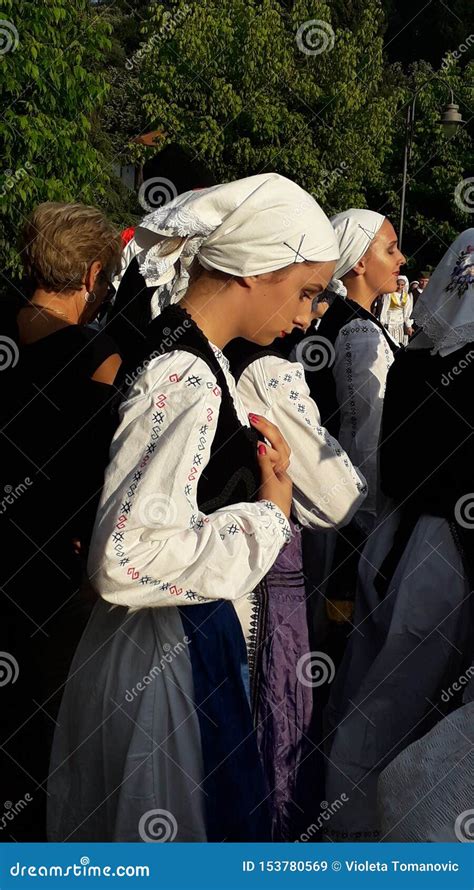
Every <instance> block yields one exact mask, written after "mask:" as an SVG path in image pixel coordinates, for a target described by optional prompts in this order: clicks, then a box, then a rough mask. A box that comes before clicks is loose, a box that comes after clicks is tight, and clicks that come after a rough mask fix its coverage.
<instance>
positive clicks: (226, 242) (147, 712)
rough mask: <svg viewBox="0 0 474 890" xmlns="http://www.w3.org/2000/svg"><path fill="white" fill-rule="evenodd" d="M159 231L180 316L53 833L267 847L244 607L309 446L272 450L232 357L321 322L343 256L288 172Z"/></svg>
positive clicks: (107, 577) (88, 665) (128, 502)
mask: <svg viewBox="0 0 474 890" xmlns="http://www.w3.org/2000/svg"><path fill="white" fill-rule="evenodd" d="M301 205H304V209H303V211H302V212H299V213H294V208H295V207H297V208H298V207H300V206H301ZM288 219H290V225H289V226H288V224H287V221H288ZM148 225H149V226H150V228H154V230H155V232H156V233H157V234H158V235H159V236H161V241H160V243H159V244H158V245H156V246H155V247H154V248H152V249H151V250H150V252H149V254H148V255H147V256H146V257H145V260H144V264H143V267H142V272H145V273H146V272H147V270H148V271H150V270H151V272H152V274H153V275H154V276H155V281H156V282H157V289H156V291H155V294H154V297H155V298H156V299H154V301H153V304H152V309H153V310H154V314H156V312H157V311H158V312H160V309H162V310H163V311H161V313H160V314H159V316H158V317H156V318H155V319H154V321H153V322H152V323H151V324H150V326H149V328H148V337H147V345H146V348H144V350H143V361H142V364H141V368H139V369H138V371H137V375H136V378H135V381H134V383H133V384H132V386H131V387H130V389H129V390H128V392H127V395H126V399H125V401H124V403H123V405H122V408H121V421H120V424H119V427H118V430H117V433H116V435H115V437H114V440H113V443H112V447H111V462H110V464H109V467H108V470H107V472H106V478H105V485H104V490H103V495H102V500H101V504H100V506H99V511H98V515H97V520H96V526H95V530H94V534H93V539H92V545H91V555H90V561H89V570H90V576H91V581H92V583H93V584H94V585H95V586H96V588H97V590H98V592H99V594H100V600H99V602H98V603H97V605H96V607H95V610H94V612H93V614H92V617H91V620H90V622H89V625H88V627H87V629H86V632H85V634H84V636H83V638H82V641H81V644H80V646H79V648H78V651H77V653H76V657H75V660H74V662H73V665H72V668H71V672H70V677H69V680H68V683H67V686H66V689H65V693H64V698H63V706H62V710H61V713H60V718H59V726H58V729H57V732H56V738H55V746H54V751H53V757H52V764H51V775H50V782H49V794H50V798H49V802H50V807H49V836H50V838H51V840H59V839H61V840H65V839H66V838H67V839H69V840H75V841H79V840H86V839H87V840H97V841H110V840H117V841H136V840H140V839H148V840H150V839H151V840H153V839H157V840H159V839H162V840H163V839H164V840H166V839H169V840H171V839H174V840H180V841H206V840H207V841H225V840H227V841H250V840H252V841H256V840H260V839H265V838H269V836H270V824H269V818H268V807H267V804H266V796H267V790H266V788H265V786H264V778H263V771H262V768H261V764H260V760H259V756H258V751H257V745H256V740H255V736H254V732H253V730H252V719H251V711H250V706H249V701H248V697H247V694H246V689H245V686H244V682H243V674H245V669H246V667H247V657H246V650H245V642H244V636H243V634H242V629H241V626H240V623H239V620H238V618H237V614H236V612H235V609H234V603H235V601H236V600H238V599H239V597H242V596H245V595H246V594H248V593H249V592H250V591H252V590H253V589H254V588H255V587H256V586H257V584H258V583H259V582H260V581H261V580H262V578H263V577H264V575H265V574H266V573H267V572H268V570H269V569H270V568H271V566H272V565H273V563H274V562H275V559H276V558H277V556H278V554H279V552H280V550H281V548H282V547H283V546H284V544H286V543H287V542H288V541H289V539H290V536H291V532H290V526H289V522H288V516H289V514H290V508H291V482H290V480H289V478H288V476H287V475H286V473H285V468H286V466H287V465H288V458H289V449H288V446H287V445H286V443H285V441H284V440H283V437H282V436H281V434H280V433H279V431H278V430H277V429H276V427H275V426H274V425H273V424H271V423H270V422H268V421H266V422H265V423H262V424H261V425H257V426H259V428H260V429H261V430H262V431H263V432H264V434H265V437H266V439H267V441H268V443H269V444H268V445H267V447H266V448H265V446H264V445H263V444H260V445H258V440H257V434H256V433H255V431H254V430H253V429H251V428H250V426H249V424H248V419H247V415H246V412H245V409H244V408H243V406H242V405H241V403H240V400H239V399H238V396H237V394H236V392H235V382H234V380H233V378H232V376H231V374H230V372H229V369H228V363H227V361H226V359H225V358H224V356H223V354H222V351H221V350H222V349H223V347H224V346H225V345H226V343H227V342H229V341H230V340H231V339H233V338H235V337H236V336H242V337H245V338H247V339H249V338H254V339H255V340H256V341H257V342H258V343H261V344H262V345H264V344H269V343H271V342H272V341H273V340H274V338H275V336H276V335H277V334H278V333H279V332H280V331H281V330H282V329H289V328H290V327H291V326H292V322H293V319H294V317H295V316H296V315H298V314H300V313H302V314H303V316H305V315H306V313H307V314H308V317H309V311H310V308H311V300H308V298H307V288H311V289H314V288H316V287H318V286H319V285H322V286H323V287H325V286H326V284H327V282H328V280H329V278H330V277H331V275H332V273H333V270H334V264H335V258H336V257H337V255H338V250H337V245H336V240H335V238H334V236H333V232H332V230H331V227H330V226H329V224H328V221H327V219H326V217H325V215H324V214H323V213H322V211H321V209H320V208H319V207H318V205H317V204H316V202H314V201H312V199H310V198H309V196H307V195H306V193H305V192H303V190H302V189H300V188H299V187H298V186H297V185H295V184H294V183H293V182H291V181H290V180H287V179H286V178H284V177H281V176H279V175H277V174H271V173H270V174H263V175H259V176H253V177H249V178H248V179H244V180H240V181H237V182H233V183H228V184H225V185H222V186H216V187H213V188H210V189H206V190H203V191H200V192H191V193H187V194H186V195H183V196H180V197H178V198H177V199H176V200H175V201H173V202H171V203H170V204H168V205H166V207H164V208H163V209H162V210H160V211H156V212H155V213H154V214H152V215H151V217H150V219H149V220H148ZM170 239H171V240H170ZM193 259H194V260H195V261H196V262H195V263H194V270H193V269H191V261H192V260H193ZM190 271H191V273H192V274H191V279H190V278H189V272H190ZM194 271H196V272H198V273H199V274H197V275H196V277H195V278H194ZM180 298H183V299H182V300H181V303H180V304H179V305H176V302H177V301H178V300H180ZM168 304H169V305H168ZM165 305H166V308H163V307H164V306H165ZM257 446H258V451H257ZM271 446H274V447H271Z"/></svg>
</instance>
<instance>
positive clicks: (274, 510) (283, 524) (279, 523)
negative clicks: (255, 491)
mask: <svg viewBox="0 0 474 890" xmlns="http://www.w3.org/2000/svg"><path fill="white" fill-rule="evenodd" d="M258 503H259V504H261V505H262V507H265V510H266V511H267V512H268V516H269V518H270V520H271V525H272V526H273V528H274V529H275V531H276V533H277V534H279V535H281V537H282V538H283V543H284V544H289V542H290V541H291V526H290V523H289V522H288V520H287V518H286V516H285V514H284V513H282V512H281V510H280V509H279V507H277V505H276V504H274V503H273V501H259V502H258Z"/></svg>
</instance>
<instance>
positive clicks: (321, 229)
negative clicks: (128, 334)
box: [135, 173, 339, 317]
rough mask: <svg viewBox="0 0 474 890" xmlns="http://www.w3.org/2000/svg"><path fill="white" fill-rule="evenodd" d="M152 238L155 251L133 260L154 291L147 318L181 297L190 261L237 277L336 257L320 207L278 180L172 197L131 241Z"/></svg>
mask: <svg viewBox="0 0 474 890" xmlns="http://www.w3.org/2000/svg"><path fill="white" fill-rule="evenodd" d="M153 235H158V236H159V240H158V241H157V243H155V244H154V245H153V246H151V247H149V248H148V249H147V250H142V251H141V252H140V253H139V254H138V260H139V263H140V272H141V273H142V275H143V276H144V277H145V278H146V280H147V284H148V285H151V286H153V285H156V288H157V289H156V291H155V293H154V295H153V298H152V306H151V310H152V317H155V316H156V315H158V314H159V313H160V311H161V310H162V309H163V308H164V307H165V306H167V305H168V304H169V303H177V302H178V301H179V300H180V299H181V297H183V296H184V294H185V292H186V289H187V287H188V284H189V269H190V267H191V264H192V262H193V260H194V259H195V258H197V260H198V261H199V263H200V264H201V265H202V266H204V268H206V269H217V270H220V271H221V272H226V273H227V274H229V275H235V276H240V277H242V276H244V275H261V274H263V273H265V272H274V271H276V270H277V269H283V268H284V267H285V266H289V265H291V264H292V263H302V262H305V261H307V262H325V261H328V260H337V258H338V256H339V250H338V246H337V240H336V236H335V233H334V229H333V227H332V225H331V223H330V221H329V219H328V218H327V216H326V214H325V213H324V212H323V210H322V209H321V207H320V206H319V204H317V202H316V201H315V200H314V198H312V197H311V195H309V194H308V193H307V192H305V191H304V189H302V188H300V186H298V185H296V183H294V182H292V181H291V180H290V179H286V177H284V176H280V175H279V174H278V173H263V174H260V175H258V176H249V177H248V178H246V179H239V180H237V181H235V182H229V183H224V184H223V185H216V186H212V187H211V188H206V189H202V190H200V191H191V192H185V193H184V194H183V195H178V197H177V198H175V199H174V200H173V201H170V202H169V203H168V204H166V205H165V206H164V207H161V208H159V209H158V210H155V211H153V213H150V214H149V215H148V216H146V217H145V218H144V219H143V220H142V222H141V223H140V226H139V227H138V229H137V232H136V235H135V237H136V239H137V241H139V239H140V238H143V237H144V236H145V237H147V238H148V239H150V237H151V236H153ZM171 239H173V240H171ZM170 246H171V249H170Z"/></svg>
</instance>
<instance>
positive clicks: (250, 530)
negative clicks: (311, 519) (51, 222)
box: [89, 352, 289, 608]
mask: <svg viewBox="0 0 474 890" xmlns="http://www.w3.org/2000/svg"><path fill="white" fill-rule="evenodd" d="M220 401H221V391H220V388H219V387H218V386H217V384H216V380H215V377H214V376H213V374H212V372H211V371H210V369H209V368H208V366H207V365H206V364H205V363H204V362H203V361H202V360H201V359H199V358H197V357H195V356H193V355H190V354H188V353H183V352H174V353H170V354H169V355H165V356H159V357H158V358H156V359H154V360H153V362H151V363H150V364H149V366H148V368H147V370H146V371H145V372H144V373H143V374H141V376H140V377H139V378H138V380H137V381H136V382H135V384H134V385H133V387H132V388H131V390H130V391H129V393H128V397H127V401H126V402H125V403H124V405H123V406H122V412H121V422H120V425H119V428H118V430H117V433H116V435H115V437H114V440H113V443H112V448H111V461H110V464H109V466H108V468H107V471H106V476H105V483H104V490H103V494H102V499H101V503H100V506H99V510H98V514H97V519H96V525H95V529H94V533H93V538H92V544H91V550H90V558H89V572H90V575H91V580H92V583H93V584H94V586H95V587H96V588H97V589H98V591H99V593H100V594H101V596H102V597H103V598H104V599H106V600H107V601H109V602H111V603H115V604H119V605H125V606H129V607H131V608H143V607H147V606H169V605H177V604H179V605H181V604H186V603H190V604H192V603H195V602H200V601H202V599H203V598H205V599H214V598H216V599H231V600H232V599H235V598H237V597H239V596H242V595H244V594H246V593H248V592H249V591H251V590H253V589H254V587H255V586H256V584H257V583H258V582H259V581H260V580H261V578H262V577H263V576H264V575H265V574H266V572H267V571H268V569H269V568H270V567H271V565H272V564H273V562H274V561H275V559H276V557H277V555H278V553H279V551H280V549H281V547H282V546H283V544H284V543H285V542H286V540H287V537H288V534H289V525H288V522H287V520H286V517H285V516H283V515H282V514H281V513H280V512H279V510H278V509H277V507H276V506H275V505H274V504H271V503H270V502H256V503H248V504H247V503H241V504H235V505H233V506H230V507H227V508H224V509H221V510H218V511H216V512H215V513H212V514H210V515H204V514H203V513H201V512H200V510H199V508H198V506H197V500H196V492H197V486H198V482H199V478H200V476H201V473H202V472H203V471H205V468H206V465H207V463H208V461H209V456H210V449H211V445H212V441H213V438H214V435H215V431H216V426H217V418H218V414H219V408H220Z"/></svg>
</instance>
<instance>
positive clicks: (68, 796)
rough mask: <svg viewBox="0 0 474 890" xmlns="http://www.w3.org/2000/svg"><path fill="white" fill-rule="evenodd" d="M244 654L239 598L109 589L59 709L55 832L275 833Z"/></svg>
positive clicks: (151, 837) (119, 835) (150, 835)
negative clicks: (155, 595)
mask: <svg viewBox="0 0 474 890" xmlns="http://www.w3.org/2000/svg"><path fill="white" fill-rule="evenodd" d="M245 665H246V650H245V642H244V638H243V634H242V630H241V627H240V623H239V621H238V619H237V616H236V614H235V610H234V607H233V605H232V604H231V603H230V602H226V601H224V600H219V601H216V602H213V603H205V604H200V605H196V606H188V607H181V608H177V607H176V608H173V607H167V608H156V609H142V610H139V611H136V612H128V611H127V609H125V608H123V607H121V606H110V605H109V604H107V603H105V602H104V601H103V600H100V601H99V602H98V603H97V604H96V606H95V607H94V611H93V613H92V615H91V618H90V621H89V623H88V625H87V628H86V630H85V632H84V635H83V637H82V640H81V642H80V644H79V647H78V650H77V652H76V655H75V657H74V661H73V663H72V665H71V670H70V673H69V678H68V681H67V684H66V686H65V690H64V696H63V700H62V704H61V709H60V713H59V718H58V727H57V729H56V732H55V738H54V744H53V751H52V758H51V768H50V778H49V782H48V792H49V795H50V797H49V799H48V838H49V840H50V841H67V840H69V841H81V840H85V841H140V840H144V841H160V840H161V841H243V842H244V841H264V840H269V838H270V825H269V815H268V809H267V804H266V794H267V792H266V790H265V784H264V778H263V771H262V768H261V764H260V760H259V755H258V750H257V744H256V738H255V733H254V730H253V726H252V718H251V712H250V707H249V702H248V698H247V694H246V690H245V686H244V683H243V680H242V668H245Z"/></svg>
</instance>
